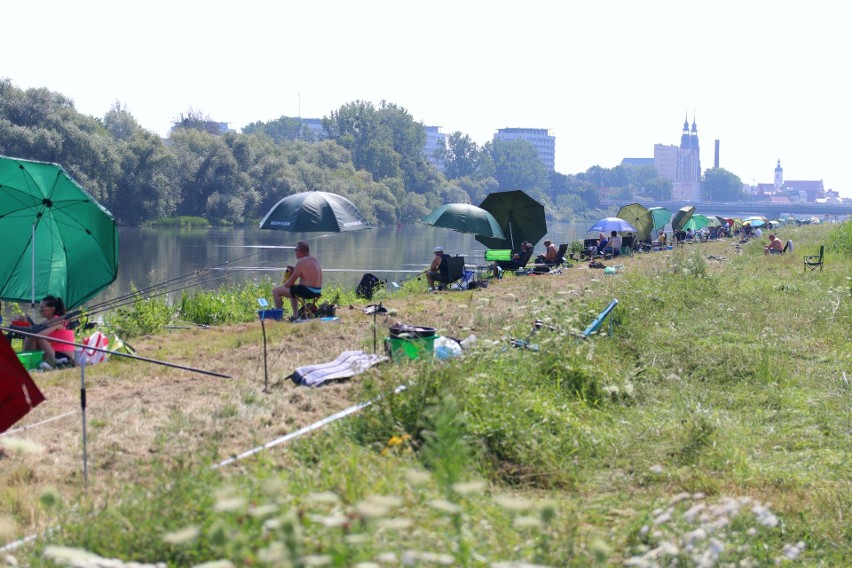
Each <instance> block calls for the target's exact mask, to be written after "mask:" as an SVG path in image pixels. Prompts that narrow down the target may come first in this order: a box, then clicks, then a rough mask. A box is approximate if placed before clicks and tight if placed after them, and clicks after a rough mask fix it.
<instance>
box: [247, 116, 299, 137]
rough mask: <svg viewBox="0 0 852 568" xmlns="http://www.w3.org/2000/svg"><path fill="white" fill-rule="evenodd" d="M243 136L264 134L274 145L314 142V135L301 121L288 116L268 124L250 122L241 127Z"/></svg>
mask: <svg viewBox="0 0 852 568" xmlns="http://www.w3.org/2000/svg"><path fill="white" fill-rule="evenodd" d="M243 134H265V135H267V136H269V137H270V138H272V140H274V141H275V143H276V144H281V143H283V142H285V141H292V140H305V141H307V142H314V141H316V135H315V134H314V133H313V131H312V130H311V129H310V128H307V127H305V126H304V125H303V124H302V121H301V119H299V118H293V117H290V116H282V117H281V118H278V119H275V120H271V121H269V122H252V123H251V124H248V125H246V126H244V127H243Z"/></svg>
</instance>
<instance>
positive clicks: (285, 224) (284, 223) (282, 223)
mask: <svg viewBox="0 0 852 568" xmlns="http://www.w3.org/2000/svg"><path fill="white" fill-rule="evenodd" d="M269 224H270V225H275V226H276V227H289V226H290V225H291V224H292V223H290V221H270V222H269Z"/></svg>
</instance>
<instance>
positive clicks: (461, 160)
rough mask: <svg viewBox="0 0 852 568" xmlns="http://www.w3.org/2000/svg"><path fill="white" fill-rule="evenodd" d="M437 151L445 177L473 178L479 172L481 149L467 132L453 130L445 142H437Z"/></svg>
mask: <svg viewBox="0 0 852 568" xmlns="http://www.w3.org/2000/svg"><path fill="white" fill-rule="evenodd" d="M438 152H439V158H440V162H441V164H442V165H443V171H444V175H446V176H447V178H449V179H459V178H462V177H468V178H475V177H476V176H477V174H478V173H479V170H480V165H481V161H482V151H481V150H480V149H479V146H477V145H476V142H474V141H473V140H472V139H471V137H470V136H468V135H467V134H462V133H461V132H458V131H457V132H453V133H452V134H450V135H449V136H448V137H447V140H446V142H445V141H443V140H441V141H440V142H439V144H438Z"/></svg>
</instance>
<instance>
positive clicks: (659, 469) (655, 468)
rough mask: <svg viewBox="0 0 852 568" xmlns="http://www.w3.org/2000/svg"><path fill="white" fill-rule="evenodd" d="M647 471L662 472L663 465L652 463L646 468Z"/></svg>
mask: <svg viewBox="0 0 852 568" xmlns="http://www.w3.org/2000/svg"><path fill="white" fill-rule="evenodd" d="M648 471H650V472H651V473H663V466H661V465H659V464H657V465H652V466H651V467H649V468H648Z"/></svg>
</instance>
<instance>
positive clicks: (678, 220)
mask: <svg viewBox="0 0 852 568" xmlns="http://www.w3.org/2000/svg"><path fill="white" fill-rule="evenodd" d="M693 213H695V207H693V206H692V205H687V206H685V207H681V208H680V209H678V210H677V211H675V214H674V215H672V230H673V231H683V230H684V226H685V225H686V222H687V221H689V218H690V217H692V214H693Z"/></svg>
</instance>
